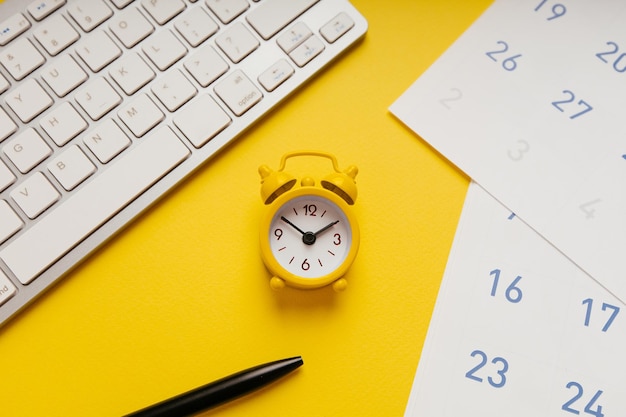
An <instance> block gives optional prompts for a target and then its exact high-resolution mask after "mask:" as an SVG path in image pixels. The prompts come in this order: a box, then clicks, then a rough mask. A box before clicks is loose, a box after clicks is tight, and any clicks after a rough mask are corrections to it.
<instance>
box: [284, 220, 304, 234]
mask: <svg viewBox="0 0 626 417" xmlns="http://www.w3.org/2000/svg"><path fill="white" fill-rule="evenodd" d="M280 219H281V220H282V221H284V222H285V223H287V224H288V225H289V226H291V227H293V228H294V229H296V230H297V231H298V232H300V233H301V234H304V233H306V232H305V231H304V230H302V229H300V228H299V227H298V226H296V225H295V224H293V223H291V221H289V219H288V218H286V217H285V216H280Z"/></svg>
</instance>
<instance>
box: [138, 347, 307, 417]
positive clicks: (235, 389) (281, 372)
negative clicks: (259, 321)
mask: <svg viewBox="0 0 626 417" xmlns="http://www.w3.org/2000/svg"><path fill="white" fill-rule="evenodd" d="M303 364H304V362H303V361H302V357H300V356H296V357H293V358H288V359H281V360H278V361H274V362H270V363H266V364H263V365H258V366H255V367H253V368H250V369H246V370H244V371H241V372H237V373H236V374H233V375H230V376H227V377H225V378H222V379H220V380H218V381H215V382H211V383H208V384H206V385H203V386H201V387H198V388H196V389H193V390H191V391H188V392H185V393H183V394H180V395H177V396H175V397H172V398H170V399H168V400H165V401H161V402H160V403H157V404H154V405H151V406H149V407H146V408H143V409H141V410H139V411H135V412H134V413H131V414H128V415H127V416H126V417H131V416H132V417H157V416H168V417H183V416H189V415H193V414H195V413H198V412H200V411H202V410H206V409H209V408H212V407H216V406H218V405H220V404H223V403H225V402H227V401H230V400H234V399H235V398H237V397H240V396H242V395H245V394H248V393H250V392H252V391H254V390H256V389H258V388H261V387H263V386H265V385H267V384H269V383H271V382H273V381H275V380H277V379H279V378H281V377H283V376H285V375H287V374H288V373H290V372H291V371H293V370H295V369H297V368H299V367H300V366H302V365H303Z"/></svg>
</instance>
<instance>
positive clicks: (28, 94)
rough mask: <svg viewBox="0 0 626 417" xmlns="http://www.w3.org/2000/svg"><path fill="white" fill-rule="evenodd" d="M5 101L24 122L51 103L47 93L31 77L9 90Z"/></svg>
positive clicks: (31, 118)
mask: <svg viewBox="0 0 626 417" xmlns="http://www.w3.org/2000/svg"><path fill="white" fill-rule="evenodd" d="M5 101H6V103H7V104H8V105H9V107H11V109H12V110H13V111H14V112H15V114H17V117H19V118H20V120H21V121H23V122H24V123H28V122H30V121H31V120H33V119H34V118H35V117H36V116H37V115H39V114H41V112H43V111H44V110H45V109H47V108H48V107H50V106H51V105H52V99H51V98H50V96H49V95H48V93H46V92H45V90H44V89H43V88H41V86H40V85H39V83H38V82H37V81H35V80H34V79H33V78H30V79H28V80H26V81H24V82H23V83H22V84H20V86H19V87H17V88H15V89H14V90H13V91H11V93H10V94H8V95H7V96H6V98H5Z"/></svg>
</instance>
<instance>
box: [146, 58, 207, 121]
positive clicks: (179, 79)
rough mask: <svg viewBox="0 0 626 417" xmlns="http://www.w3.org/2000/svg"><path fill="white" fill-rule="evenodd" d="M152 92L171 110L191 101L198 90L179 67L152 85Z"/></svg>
mask: <svg viewBox="0 0 626 417" xmlns="http://www.w3.org/2000/svg"><path fill="white" fill-rule="evenodd" d="M152 92H153V93H154V95H155V96H157V98H158V99H159V100H160V101H161V103H163V105H164V106H165V107H166V108H167V109H168V110H169V111H171V112H173V111H174V110H176V109H178V108H179V107H180V106H182V105H183V104H185V103H186V102H187V101H189V100H190V99H191V98H192V97H193V96H195V95H196V93H197V92H198V90H196V87H194V86H193V84H191V83H190V82H189V80H187V78H185V76H184V75H183V74H182V73H181V72H180V71H179V70H177V69H175V70H173V71H171V72H170V73H168V74H166V75H165V76H164V77H162V78H159V80H158V81H157V82H156V83H154V84H153V85H152Z"/></svg>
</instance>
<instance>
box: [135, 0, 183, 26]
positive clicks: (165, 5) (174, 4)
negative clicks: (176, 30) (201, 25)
mask: <svg viewBox="0 0 626 417" xmlns="http://www.w3.org/2000/svg"><path fill="white" fill-rule="evenodd" d="M141 5H142V6H143V8H144V9H146V11H147V12H148V13H149V14H150V16H152V18H153V19H154V20H156V21H157V23H158V24H159V25H163V24H165V23H167V22H168V21H169V20H171V19H172V18H173V17H174V16H176V15H177V14H179V13H180V12H182V11H183V10H185V7H186V6H185V3H183V1H182V0H141Z"/></svg>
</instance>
